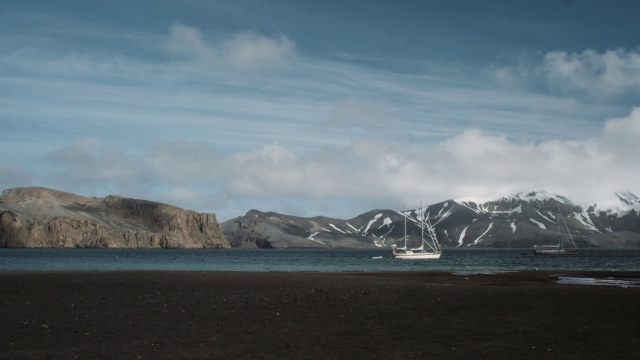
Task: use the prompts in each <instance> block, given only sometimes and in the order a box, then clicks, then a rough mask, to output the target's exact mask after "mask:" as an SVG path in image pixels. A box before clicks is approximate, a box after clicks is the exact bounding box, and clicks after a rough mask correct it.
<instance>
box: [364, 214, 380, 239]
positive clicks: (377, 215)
mask: <svg viewBox="0 0 640 360" xmlns="http://www.w3.org/2000/svg"><path fill="white" fill-rule="evenodd" d="M381 217H382V213H380V214H376V216H374V217H373V220H369V223H368V224H367V227H366V228H365V229H364V231H363V232H362V233H363V234H367V233H368V232H369V228H370V227H371V225H373V224H374V223H375V222H376V221H378V219H380V218H381Z"/></svg>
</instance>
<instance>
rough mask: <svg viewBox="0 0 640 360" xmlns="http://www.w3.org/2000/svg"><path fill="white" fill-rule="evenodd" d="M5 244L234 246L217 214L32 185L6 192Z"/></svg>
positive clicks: (1, 202)
mask: <svg viewBox="0 0 640 360" xmlns="http://www.w3.org/2000/svg"><path fill="white" fill-rule="evenodd" d="M0 247H30V248H36V247H47V248H78V247H79V248H229V247H231V246H230V244H229V241H228V240H227V238H226V237H225V235H224V234H223V233H222V231H221V229H220V226H219V224H218V221H217V219H216V216H215V214H208V213H196V212H194V211H190V210H183V209H180V208H177V207H174V206H170V205H167V204H162V203H158V202H153V201H146V200H138V199H129V198H122V197H119V196H108V197H106V198H104V199H100V198H86V197H82V196H78V195H75V194H71V193H65V192H61V191H56V190H52V189H46V188H39V187H30V188H16V189H8V190H5V191H3V194H2V197H1V198H0Z"/></svg>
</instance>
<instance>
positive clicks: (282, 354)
mask: <svg viewBox="0 0 640 360" xmlns="http://www.w3.org/2000/svg"><path fill="white" fill-rule="evenodd" d="M557 273H558V272H542V271H531V272H513V273H500V274H484V275H483V274H476V275H472V274H457V275H455V274H451V273H450V272H411V273H239V272H166V271H142V272H134V271H122V272H89V271H85V272H0V289H1V293H0V305H1V306H0V320H1V321H0V358H1V359H74V358H78V359H336V360H337V359H425V358H434V359H602V358H609V359H636V358H637V354H638V351H639V350H638V349H640V336H639V335H640V333H639V330H640V311H638V308H639V306H640V305H639V304H640V303H639V300H640V288H638V287H627V288H623V287H618V286H593V285H581V284H578V285H571V284H558V283H555V282H554V281H553V280H554V277H553V276H551V275H554V274H557ZM565 274H572V275H583V276H588V277H599V278H606V277H610V276H615V277H630V278H636V279H637V278H640V274H639V273H580V274H578V273H565Z"/></svg>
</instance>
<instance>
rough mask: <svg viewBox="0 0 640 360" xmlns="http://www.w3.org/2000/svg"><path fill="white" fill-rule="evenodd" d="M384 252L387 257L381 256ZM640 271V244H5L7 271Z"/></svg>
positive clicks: (0, 255)
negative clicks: (558, 250) (543, 250)
mask: <svg viewBox="0 0 640 360" xmlns="http://www.w3.org/2000/svg"><path fill="white" fill-rule="evenodd" d="M379 256H382V258H377V257H379ZM536 269H537V270H566V271H569V270H605V271H611V270H615V271H640V249H637V250H600V249H599V250H581V251H580V254H579V255H577V256H557V257H555V256H535V255H533V251H532V250H523V249H520V250H511V249H510V250H445V251H444V254H443V255H442V257H441V258H440V260H394V259H392V258H391V254H390V251H389V250H377V249H373V250H353V249H350V250H320V249H314V250H308V249H306V250H302V249H270V250H257V249H228V250H208V249H207V250H205V249H198V250H163V249H152V250H149V249H0V271H2V270H202V271H289V272H290V271H322V272H327V271H420V270H451V271H473V272H482V271H510V270H536Z"/></svg>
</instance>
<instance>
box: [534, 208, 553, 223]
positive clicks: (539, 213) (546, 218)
mask: <svg viewBox="0 0 640 360" xmlns="http://www.w3.org/2000/svg"><path fill="white" fill-rule="evenodd" d="M536 212H537V213H538V215H540V216H541V217H542V218H543V219H545V220H547V221H548V222H552V223H554V224H555V221H553V220H551V219H549V218H548V217H546V216H544V215H542V213H541V212H540V211H539V210H538V209H536Z"/></svg>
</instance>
